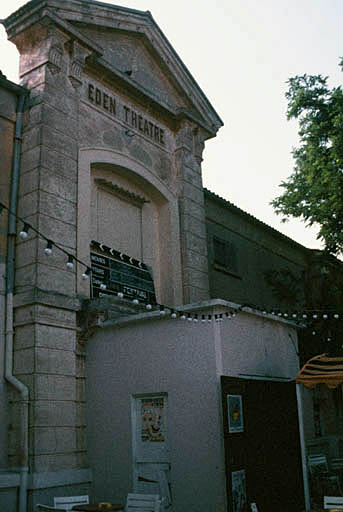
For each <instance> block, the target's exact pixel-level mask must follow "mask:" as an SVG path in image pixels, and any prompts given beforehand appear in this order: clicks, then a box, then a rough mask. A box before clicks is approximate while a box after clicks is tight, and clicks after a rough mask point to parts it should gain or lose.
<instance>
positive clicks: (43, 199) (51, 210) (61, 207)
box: [39, 183, 76, 224]
mask: <svg viewBox="0 0 343 512" xmlns="http://www.w3.org/2000/svg"><path fill="white" fill-rule="evenodd" d="M66 186H68V183H66ZM39 211H40V213H44V214H46V215H49V216H50V217H53V218H56V219H60V220H63V222H68V223H69V224H75V223H76V204H75V203H71V202H70V201H66V200H65V199H63V198H62V197H58V196H55V195H53V194H50V193H48V192H45V191H42V190H41V191H40V196H39Z"/></svg>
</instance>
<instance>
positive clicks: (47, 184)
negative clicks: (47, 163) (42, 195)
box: [39, 168, 77, 203]
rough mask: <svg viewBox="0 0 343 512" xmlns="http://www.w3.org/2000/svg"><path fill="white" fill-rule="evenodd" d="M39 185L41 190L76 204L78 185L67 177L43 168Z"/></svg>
mask: <svg viewBox="0 0 343 512" xmlns="http://www.w3.org/2000/svg"><path fill="white" fill-rule="evenodd" d="M39 185H40V189H41V190H45V191H46V192H49V193H50V194H54V195H55V196H57V197H60V198H62V199H65V200H67V201H70V202H74V203H75V202H76V195H77V189H76V183H75V182H74V181H73V180H72V179H68V177H67V176H61V175H60V174H57V173H56V172H55V171H54V172H51V171H50V170H49V169H44V168H42V169H41V171H40V182H39Z"/></svg>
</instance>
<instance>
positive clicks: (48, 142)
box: [41, 126, 78, 160]
mask: <svg viewBox="0 0 343 512" xmlns="http://www.w3.org/2000/svg"><path fill="white" fill-rule="evenodd" d="M41 144H43V145H44V146H48V147H49V148H53V149H54V150H55V151H58V152H59V153H62V154H63V155H66V156H69V157H71V158H73V159H74V160H76V158H77V154H78V148H77V144H76V142H75V140H74V139H73V138H72V137H71V134H69V131H68V132H67V133H66V134H63V133H61V132H58V131H56V130H55V129H53V128H50V127H47V126H42V128H41Z"/></svg>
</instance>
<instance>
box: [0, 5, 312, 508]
mask: <svg viewBox="0 0 343 512" xmlns="http://www.w3.org/2000/svg"><path fill="white" fill-rule="evenodd" d="M3 23H4V26H5V28H6V31H7V35H8V39H9V40H10V41H11V42H12V43H13V44H14V45H15V46H16V47H17V49H18V52H19V54H20V71H19V74H20V85H16V84H13V83H12V82H9V81H8V80H6V78H5V77H4V76H0V86H1V95H2V96H1V98H4V100H1V102H0V107H1V129H2V133H4V138H3V139H2V142H1V144H2V146H1V148H2V155H3V157H2V162H1V166H2V167H1V174H2V177H1V187H0V194H1V195H0V201H1V203H2V204H3V205H4V206H5V208H4V209H3V212H2V216H1V221H0V227H1V231H0V241H1V248H0V250H1V253H0V265H1V269H2V272H1V274H2V276H1V277H3V279H2V281H1V283H0V291H1V295H0V299H1V301H0V325H2V326H3V328H2V329H1V331H0V336H1V351H0V359H1V361H3V363H4V364H3V365H2V366H1V368H3V369H1V370H0V372H2V373H0V379H1V384H0V407H1V418H2V422H1V423H2V425H1V426H0V470H1V472H0V509H1V510H6V511H8V512H16V511H20V512H24V511H25V512H26V510H27V511H29V512H31V511H33V510H34V507H35V505H36V504H37V503H42V504H45V505H50V506H52V505H53V499H54V497H56V496H74V495H84V494H87V495H89V497H90V501H91V502H94V503H95V502H105V501H106V502H113V503H125V501H126V496H127V494H128V493H129V492H133V491H135V492H143V493H150V494H153V493H155V494H159V495H160V496H162V497H163V498H164V504H165V510H166V512H167V511H170V512H183V511H186V510H187V512H205V511H206V512H226V511H227V510H230V511H231V512H241V511H242V510H245V508H244V507H245V506H248V505H249V503H250V502H256V503H257V504H258V506H259V507H260V509H261V511H263V512H268V511H272V510H276V508H277V510H280V511H281V510H291V509H292V510H293V509H294V510H295V507H296V506H298V507H299V510H301V507H302V508H304V503H303V500H304V484H303V474H302V468H301V450H300V443H301V439H302V438H301V431H300V433H299V425H298V405H297V399H296V394H295V386H294V384H291V383H290V381H291V380H294V376H295V374H296V372H297V370H298V367H299V362H298V356H297V353H296V350H295V348H294V347H295V345H294V343H295V344H296V340H297V331H296V326H295V325H294V324H293V323H292V322H290V321H289V320H286V319H283V318H278V317H272V316H271V315H267V314H262V313H261V312H258V311H255V310H254V309H251V308H242V307H240V306H242V303H243V298H242V301H239V300H237V297H238V292H237V293H236V294H235V293H234V292H235V290H238V288H237V286H238V285H239V283H240V282H242V276H241V275H240V272H241V270H242V269H239V265H240V261H243V260H240V259H239V258H238V259H237V261H236V260H235V258H234V257H233V256H232V250H233V248H232V245H230V243H231V242H229V237H228V235H227V234H225V233H228V231H227V232H226V231H225V229H226V228H225V222H226V221H225V218H224V216H223V215H224V213H221V208H223V205H222V203H220V201H219V200H218V199H217V198H215V197H214V195H211V193H209V192H208V191H204V189H203V185H202V174H201V163H202V155H203V150H204V145H205V143H206V141H207V140H209V139H211V138H213V137H215V136H216V133H217V131H218V130H219V129H220V127H221V126H222V124H223V123H222V121H221V119H220V117H219V116H218V114H217V113H216V111H215V110H214V108H213V106H212V105H211V104H210V102H209V101H208V99H207V98H206V96H205V94H204V93H203V92H202V90H201V88H200V87H199V86H198V84H197V83H196V81H195V80H194V78H193V77H192V75H191V74H190V72H189V71H188V69H187V68H186V66H185V65H184V64H183V62H182V60H181V59H180V57H179V56H178V55H177V53H176V52H175V51H174V49H173V48H172V47H171V45H170V43H169V42H168V40H167V38H166V37H165V36H164V34H163V33H162V31H161V30H160V28H159V27H158V25H157V24H156V22H155V21H154V19H153V17H152V15H151V14H150V12H148V11H147V12H142V11H136V10H133V9H128V8H124V7H117V6H115V5H112V4H108V3H102V2H96V1H92V0H32V1H31V2H28V3H27V4H26V5H24V6H23V7H22V8H21V9H19V10H18V11H16V12H14V13H13V14H12V15H11V16H9V17H8V18H7V19H6V20H4V22H3ZM9 211H10V212H12V213H11V214H9ZM271 231H272V230H271ZM20 233H21V235H20ZM23 233H24V234H23ZM268 233H269V232H268ZM244 236H245V239H248V238H249V236H252V235H250V234H249V233H248V231H247V232H245V234H244ZM268 236H269V235H268ZM268 236H267V235H265V236H264V242H263V243H265V247H267V246H268V244H269V243H271V242H270V241H268V240H269V238H268ZM270 236H272V235H270ZM273 236H276V235H275V234H273ZM280 237H281V235H280ZM285 238H286V237H284V239H285ZM284 239H281V238H280V240H279V242H278V244H276V245H278V248H280V247H281V246H282V247H283V245H282V244H284V248H283V249H282V251H283V252H282V251H281V249H280V251H281V252H282V255H279V256H277V257H278V258H279V260H280V258H283V260H282V261H286V260H287V262H288V263H289V265H293V266H294V268H295V269H300V270H299V272H300V271H301V269H302V265H303V261H304V256H303V252H302V251H303V248H302V249H301V248H300V246H299V247H298V246H296V244H295V243H294V246H293V245H292V250H291V249H288V248H287V247H290V241H288V242H287V243H286V241H285V240H284ZM261 243H262V242H261ZM287 244H288V245H287ZM276 245H275V247H276ZM286 246H287V247H286ZM263 250H266V251H267V253H266V254H269V255H270V259H269V262H270V261H274V260H273V258H276V256H274V255H275V254H276V252H275V251H269V249H268V250H267V249H263ZM278 250H279V249H278ZM230 251H231V252H230ZM261 251H262V249H261ZM268 251H269V252H268ZM287 251H289V252H287ZM281 252H280V254H281ZM246 254H248V252H246ZM263 254H264V253H263ZM231 256H232V257H231ZM262 260H263V261H262ZM267 260H268V257H263V258H261V265H264V262H266V261H267ZM279 260H278V261H279ZM275 261H276V260H275ZM67 264H68V265H67ZM275 264H276V263H275ZM246 268H247V269H248V266H247V267H246ZM218 272H219V274H218ZM220 272H221V273H220ZM218 276H219V278H218ZM220 276H221V277H220ZM226 279H232V283H233V284H232V285H226V284H225V283H226V281H225V280H226ZM252 279H253V278H252ZM246 283H250V285H249V286H247V289H248V288H249V290H250V291H249V293H250V294H253V293H255V291H254V290H255V288H254V282H253V280H252V281H249V280H248V281H246ZM224 285H225V286H224ZM221 287H223V288H221ZM235 287H236V288H235ZM222 290H225V291H222ZM261 293H262V292H261ZM231 294H232V295H231ZM290 339H291V340H294V343H293V342H291V341H290ZM280 396H282V400H280ZM285 404H286V405H287V406H285ZM266 411H268V415H267V416H266ZM300 430H301V429H300ZM261 446H263V450H261ZM290 446H291V447H292V449H290V448H289V447H290ZM276 454H277V456H276ZM280 461H281V462H280ZM281 474H282V478H281ZM285 479H287V482H288V483H287V489H286V491H287V492H285V489H284V486H283V483H284V480H285ZM267 482H268V495H267V496H266V493H265V492H264V490H265V485H266V483H267ZM271 482H272V485H271ZM305 484H306V482H305ZM305 490H306V485H305ZM280 496H281V497H282V499H281V498H280ZM281 505H282V506H284V507H285V508H284V509H283V508H282V506H281ZM242 507H243V508H242Z"/></svg>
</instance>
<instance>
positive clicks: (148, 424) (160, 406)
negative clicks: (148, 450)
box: [141, 397, 166, 443]
mask: <svg viewBox="0 0 343 512" xmlns="http://www.w3.org/2000/svg"><path fill="white" fill-rule="evenodd" d="M141 440H142V442H143V443H163V442H165V441H166V432H165V404H164V398H163V397H159V398H143V399H142V401H141Z"/></svg>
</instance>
